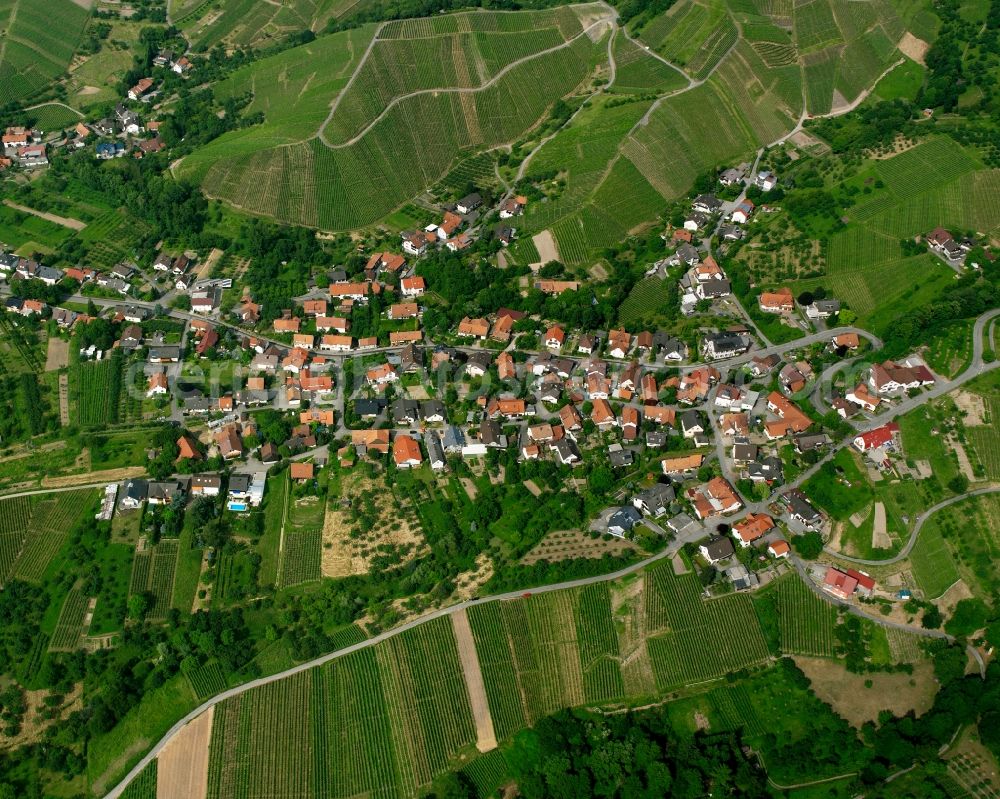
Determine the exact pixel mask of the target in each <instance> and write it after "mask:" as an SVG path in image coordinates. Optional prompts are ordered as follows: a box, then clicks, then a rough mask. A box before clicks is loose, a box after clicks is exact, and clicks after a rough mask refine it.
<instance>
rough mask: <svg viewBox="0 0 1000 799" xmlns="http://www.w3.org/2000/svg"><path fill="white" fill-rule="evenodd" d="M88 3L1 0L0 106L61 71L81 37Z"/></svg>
mask: <svg viewBox="0 0 1000 799" xmlns="http://www.w3.org/2000/svg"><path fill="white" fill-rule="evenodd" d="M89 5H90V3H89V2H87V3H85V4H81V3H76V2H73V0H45V2H38V0H0V106H3V105H6V104H7V103H9V102H12V101H16V100H21V99H24V98H26V97H30V96H31V95H33V94H35V93H36V92H38V91H39V90H41V89H43V88H44V87H45V86H47V85H48V84H49V83H50V82H51V81H52V80H53V78H56V77H57V76H59V75H62V74H63V73H64V72H65V71H66V68H67V67H68V66H69V63H70V60H71V59H72V58H73V53H74V52H75V51H76V47H77V45H78V44H79V42H80V39H81V37H82V36H83V29H84V26H85V25H86V24H87V19H88V18H89V16H90V11H89Z"/></svg>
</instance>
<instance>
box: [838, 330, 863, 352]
mask: <svg viewBox="0 0 1000 799" xmlns="http://www.w3.org/2000/svg"><path fill="white" fill-rule="evenodd" d="M833 346H834V347H836V348H837V349H840V348H841V347H843V348H844V349H845V350H856V349H857V348H858V347H860V346H861V339H860V338H859V336H858V334H857V333H840V334H838V335H836V336H834V337H833Z"/></svg>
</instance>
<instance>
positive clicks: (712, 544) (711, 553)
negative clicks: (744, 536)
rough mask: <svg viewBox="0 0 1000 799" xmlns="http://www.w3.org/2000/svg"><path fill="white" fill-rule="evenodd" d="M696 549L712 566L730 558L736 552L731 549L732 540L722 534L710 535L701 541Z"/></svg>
mask: <svg viewBox="0 0 1000 799" xmlns="http://www.w3.org/2000/svg"><path fill="white" fill-rule="evenodd" d="M698 551H699V552H700V553H701V556H702V557H703V558H704V559H705V560H707V561H708V562H709V563H711V564H712V565H713V566H714V565H715V564H716V563H719V562H720V561H723V560H726V558H730V557H732V556H733V554H734V553H735V552H736V550H735V549H733V542H732V541H730V540H729V539H728V538H725V537H724V536H718V535H717V536H712V537H711V538H709V539H707V540H706V541H704V542H702V543H701V544H700V545H699V547H698Z"/></svg>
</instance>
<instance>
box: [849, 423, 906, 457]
mask: <svg viewBox="0 0 1000 799" xmlns="http://www.w3.org/2000/svg"><path fill="white" fill-rule="evenodd" d="M898 435H899V424H897V423H896V422H888V423H887V424H884V425H882V426H881V427H876V428H875V429H874V430H869V431H868V432H866V433H860V434H858V435H857V436H856V437H855V439H854V441H853V442H852V443H853V444H854V448H855V449H857V450H858V452H868V451H869V450H873V449H878V448H879V447H882V448H885V449H896V448H897V447H896V441H897V436H898Z"/></svg>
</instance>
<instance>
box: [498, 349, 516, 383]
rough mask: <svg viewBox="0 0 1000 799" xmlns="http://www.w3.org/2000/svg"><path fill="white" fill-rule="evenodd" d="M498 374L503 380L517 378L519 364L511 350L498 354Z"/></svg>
mask: <svg viewBox="0 0 1000 799" xmlns="http://www.w3.org/2000/svg"><path fill="white" fill-rule="evenodd" d="M497 376H498V377H499V378H500V379H501V380H516V379H517V366H516V364H515V363H514V358H513V356H512V355H511V354H510V353H509V352H501V353H500V354H499V355H498V356H497Z"/></svg>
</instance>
